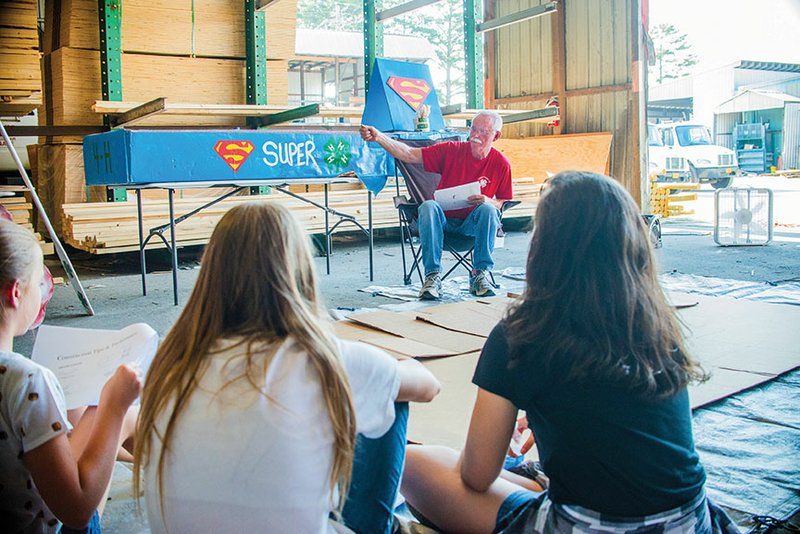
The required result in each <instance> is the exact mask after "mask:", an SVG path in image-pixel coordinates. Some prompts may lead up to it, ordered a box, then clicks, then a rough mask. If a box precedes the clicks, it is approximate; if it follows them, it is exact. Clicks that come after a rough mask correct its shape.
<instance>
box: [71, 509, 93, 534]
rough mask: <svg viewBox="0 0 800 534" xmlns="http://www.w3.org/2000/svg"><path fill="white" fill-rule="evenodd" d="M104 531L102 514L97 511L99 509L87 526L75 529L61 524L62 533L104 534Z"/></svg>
mask: <svg viewBox="0 0 800 534" xmlns="http://www.w3.org/2000/svg"><path fill="white" fill-rule="evenodd" d="M102 532H103V531H102V530H101V529H100V514H98V513H97V510H95V512H94V515H93V516H92V519H91V520H90V521H89V524H88V525H86V527H85V528H79V529H74V528H69V527H66V526H64V525H61V534H102Z"/></svg>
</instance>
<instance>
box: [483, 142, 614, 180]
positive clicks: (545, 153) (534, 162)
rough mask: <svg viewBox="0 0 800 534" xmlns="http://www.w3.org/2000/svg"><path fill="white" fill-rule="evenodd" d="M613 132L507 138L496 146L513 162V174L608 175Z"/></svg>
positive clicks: (543, 176)
mask: <svg viewBox="0 0 800 534" xmlns="http://www.w3.org/2000/svg"><path fill="white" fill-rule="evenodd" d="M611 140H612V135H611V134H610V133H587V134H570V135H549V136H542V137H527V138H523V139H504V138H501V139H499V140H498V141H496V142H495V144H494V147H495V148H497V150H499V151H500V152H502V153H503V154H504V155H505V156H506V157H507V158H508V159H509V161H510V162H511V174H512V175H513V176H514V177H519V178H522V177H525V178H533V179H534V180H536V181H537V182H544V181H545V180H546V179H547V177H548V176H551V175H553V174H556V173H557V172H559V171H565V170H583V171H591V172H596V173H600V174H608V171H609V156H610V150H611Z"/></svg>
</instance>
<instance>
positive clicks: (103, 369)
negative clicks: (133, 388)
mask: <svg viewBox="0 0 800 534" xmlns="http://www.w3.org/2000/svg"><path fill="white" fill-rule="evenodd" d="M157 348H158V333H156V331H155V330H153V329H152V328H150V327H149V326H148V325H146V324H144V323H136V324H132V325H130V326H126V327H125V328H123V329H122V330H96V329H92V328H67V327H63V326H48V325H42V326H40V327H39V331H38V332H37V334H36V342H35V343H34V345H33V353H32V355H31V359H32V360H33V361H35V362H36V363H38V364H40V365H43V366H45V367H47V368H48V369H50V370H52V371H53V372H54V373H55V375H56V378H58V381H59V382H60V383H61V387H62V388H63V389H64V396H65V397H66V401H67V409H68V410H71V409H72V408H77V407H79V406H96V405H97V402H98V401H99V400H100V391H101V390H102V389H103V385H104V384H105V383H106V381H107V380H108V379H109V378H110V377H111V375H113V374H114V371H115V370H116V369H117V367H119V366H120V365H121V364H123V363H126V364H129V365H131V366H132V367H137V368H138V369H140V370H141V372H142V376H144V374H145V373H146V372H147V369H148V367H150V362H151V361H152V360H153V356H155V353H156V349H157Z"/></svg>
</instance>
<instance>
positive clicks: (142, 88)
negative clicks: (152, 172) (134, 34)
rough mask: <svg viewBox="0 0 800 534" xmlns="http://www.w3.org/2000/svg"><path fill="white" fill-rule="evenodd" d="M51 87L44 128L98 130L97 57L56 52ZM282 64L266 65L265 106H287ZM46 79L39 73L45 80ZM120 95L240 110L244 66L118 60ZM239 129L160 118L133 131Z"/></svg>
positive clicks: (217, 122)
mask: <svg viewBox="0 0 800 534" xmlns="http://www.w3.org/2000/svg"><path fill="white" fill-rule="evenodd" d="M48 63H49V65H50V69H51V72H50V78H51V80H52V85H51V87H50V90H51V94H50V98H49V100H48V105H49V102H50V101H52V109H50V108H48V110H47V116H48V117H49V120H50V121H51V122H50V123H49V124H58V125H70V124H81V125H86V124H97V125H99V124H102V123H103V119H102V116H101V115H98V114H96V113H94V112H93V111H92V106H93V105H94V103H95V101H97V100H100V99H101V96H102V95H101V89H100V87H101V84H100V53H99V52H96V51H92V50H79V49H73V48H60V49H58V50H57V51H55V52H53V53H52V54H51V55H50V56H49V61H48V62H45V64H48ZM287 70H288V62H287V61H285V60H274V61H269V62H268V63H267V76H268V80H269V82H268V84H267V86H268V87H267V92H268V99H269V101H270V102H273V103H275V104H283V105H285V104H286V103H287V102H288V91H289V86H288V72H287ZM47 75H48V73H45V76H47ZM122 94H123V98H125V99H128V100H131V101H139V102H146V101H149V100H153V99H155V98H158V97H166V98H169V99H174V100H176V101H191V102H196V103H199V104H204V103H205V104H244V102H245V64H244V61H242V60H238V59H207V58H186V57H172V56H149V55H141V54H123V56H122ZM165 124H166V125H172V126H181V125H184V126H221V127H228V126H244V125H245V120H244V118H243V117H239V116H191V117H160V116H158V115H156V116H154V117H152V118H149V119H147V120H143V121H141V122H139V123H138V124H137V125H139V126H154V125H165Z"/></svg>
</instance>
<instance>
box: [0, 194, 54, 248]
mask: <svg viewBox="0 0 800 534" xmlns="http://www.w3.org/2000/svg"><path fill="white" fill-rule="evenodd" d="M16 189H24V188H16ZM6 190H8V188H7V187H5V186H3V187H0V191H6ZM0 205H2V206H3V207H4V208H5V209H7V210H8V211H9V213H11V220H13V221H14V222H15V223H17V224H19V225H20V226H24V227H25V228H27V229H28V230H31V231H33V224H32V223H31V213H32V211H33V205H32V204H31V203H30V202H28V200H27V199H26V198H24V197H17V196H15V197H3V196H0ZM34 235H36V239H37V240H38V241H39V244H40V245H41V247H42V253H43V254H44V255H45V256H47V255H50V254H52V253H53V244H52V243H45V242H44V240H43V239H42V236H41V234H39V233H36V232H34Z"/></svg>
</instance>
